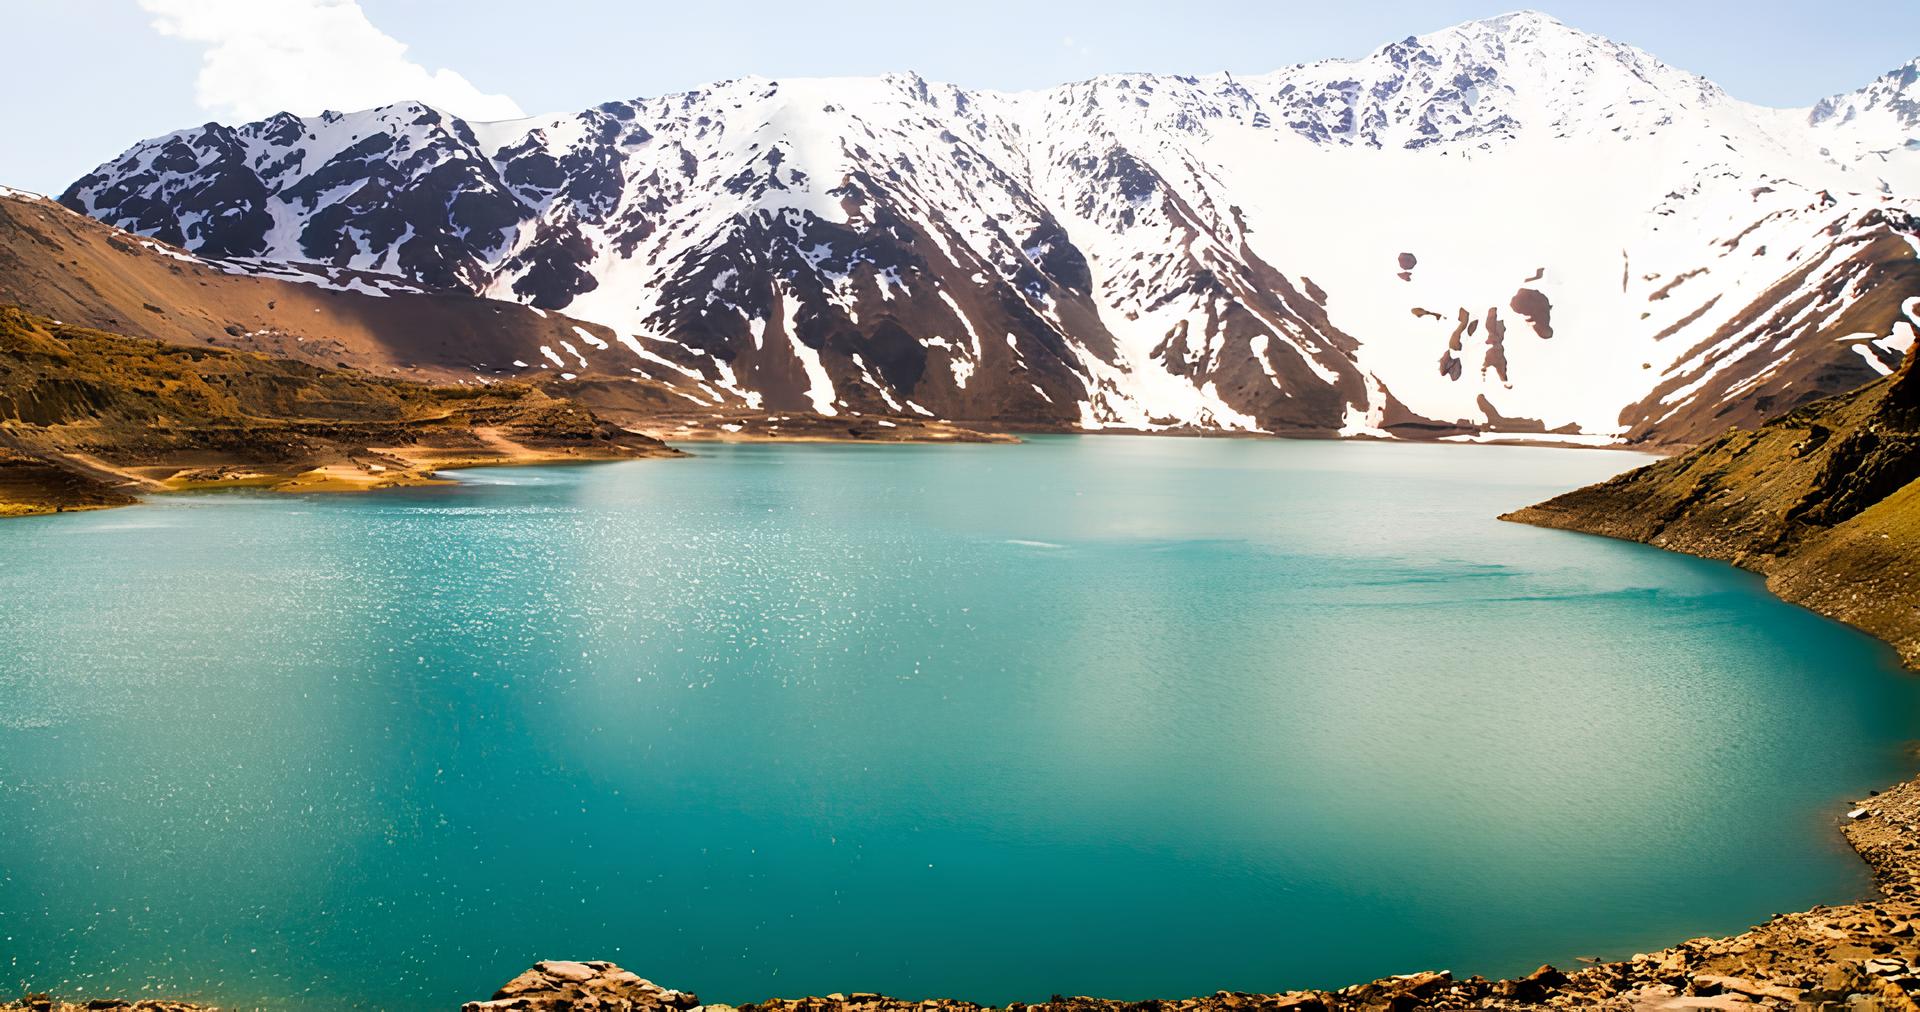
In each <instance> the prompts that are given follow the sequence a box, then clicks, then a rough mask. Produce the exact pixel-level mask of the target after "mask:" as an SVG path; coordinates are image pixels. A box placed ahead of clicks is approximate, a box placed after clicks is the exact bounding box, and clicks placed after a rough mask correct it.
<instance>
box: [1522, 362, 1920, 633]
mask: <svg viewBox="0 0 1920 1012" xmlns="http://www.w3.org/2000/svg"><path fill="white" fill-rule="evenodd" d="M1913 363H1914V357H1913V356H1909V357H1908V358H1907V359H1906V361H1905V362H1904V363H1903V364H1902V366H1901V368H1900V370H1899V371H1898V372H1896V373H1894V374H1893V375H1891V376H1888V377H1884V378H1882V379H1880V380H1878V381H1876V382H1873V383H1870V384H1868V385H1867V386H1864V387H1861V388H1860V389H1858V390H1856V391H1854V392H1852V393H1848V394H1843V395H1840V396H1838V397H1830V398H1827V399H1824V400H1820V401H1816V402H1814V403H1812V404H1808V405H1806V406H1804V407H1801V408H1798V409H1796V410H1794V411H1791V412H1789V413H1787V414H1784V415H1781V416H1780V417H1778V418H1775V419H1773V420H1772V421H1770V422H1768V423H1766V424H1765V425H1762V426H1760V427H1759V428H1757V429H1753V430H1751V431H1747V430H1735V431H1730V432H1728V433H1726V434H1725V435H1722V436H1721V437H1719V438H1718V439H1715V440H1713V441H1711V442H1709V443H1706V444H1705V445H1703V446H1701V447H1699V448H1697V449H1695V450H1693V451H1692V452H1690V453H1686V454H1683V455H1681V456H1677V457H1671V458H1668V459H1665V460H1662V461H1660V462H1658V463H1655V464H1651V465H1649V466H1647V467H1643V468H1640V469H1639V470H1636V471H1631V472H1628V473H1627V474H1623V475H1620V476H1619V477H1616V478H1614V479H1612V480H1610V481H1607V482H1604V483H1602V484H1599V485H1593V486H1590V487H1587V488H1583V489H1579V490H1577V491H1573V492H1569V493H1567V494H1565V495H1563V496H1560V497H1558V498H1555V499H1552V500H1549V501H1547V502H1544V503H1541V504H1540V505H1538V506H1530V507H1528V508H1526V509H1522V510H1518V511H1516V512H1514V513H1511V514H1509V515H1508V516H1506V517H1505V518H1504V519H1507V520H1514V521H1518V522H1520V523H1527V524H1534V525H1537V526H1541V527H1556V528H1561V529H1563V530H1571V531H1583V532H1586V533H1590V534H1603V535H1606V536H1608V537H1613V538H1623V539H1626V540H1629V541H1640V542H1644V543H1646V544H1649V545H1653V546H1656V547H1659V548H1665V549H1669V550H1672V551H1676V552H1685V553H1687V554H1689V555H1698V556H1701V557H1703V558H1709V559H1721V560H1724V561H1727V562H1731V563H1733V564H1734V565H1737V566H1740V567H1742V568H1744V569H1748V570H1751V571H1753V572H1756V573H1760V574H1762V575H1764V576H1765V577H1766V578H1767V586H1768V587H1769V588H1770V589H1771V590H1772V591H1773V592H1774V593H1776V594H1778V595H1779V596H1781V597H1782V598H1785V599H1786V600H1789V601H1793V602H1796V603H1798V604H1802V605H1805V606H1807V607H1808V608H1811V609H1813V610H1814V611H1817V612H1820V613H1821V614H1823V615H1827V616H1830V617H1832V618H1836V619H1839V620H1840V621H1842V622H1846V623H1848V624H1849V625H1853V626H1857V627H1859V628H1861V629H1864V630H1866V631H1867V632H1869V633H1872V634H1873V635H1875V636H1878V637H1880V638H1881V639H1884V640H1886V641H1888V642H1889V643H1892V644H1893V645H1894V647H1895V648H1896V649H1898V650H1899V651H1900V655H1901V656H1902V657H1903V658H1905V660H1906V661H1907V663H1908V664H1909V665H1912V666H1920V481H1917V479H1920V371H1917V370H1916V368H1915V366H1914V364H1913Z"/></svg>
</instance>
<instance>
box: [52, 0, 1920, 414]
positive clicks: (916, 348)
mask: <svg viewBox="0 0 1920 1012" xmlns="http://www.w3.org/2000/svg"><path fill="white" fill-rule="evenodd" d="M1917 75H1920V64H1916V65H1910V66H1908V67H1906V68H1903V69H1902V70H1899V71H1895V72H1893V73H1891V74H1889V75H1887V76H1885V77H1883V78H1881V79H1880V80H1878V81H1876V82H1874V83H1872V84H1870V85H1869V86H1867V87H1866V88H1863V89H1861V90H1860V91H1858V92H1855V93H1852V94H1850V95H1842V96H1836V97H1834V98H1831V99H1828V100H1826V101H1823V102H1821V103H1820V104H1819V105H1818V106H1816V107H1814V108H1813V109H1811V110H1805V109H1803V110H1773V109H1765V108H1760V107H1757V106H1753V105H1749V104H1746V103H1743V102H1740V101H1737V100H1735V99H1733V98H1731V97H1729V96H1727V95H1726V94H1725V93H1723V92H1722V91H1721V90H1720V89H1719V88H1718V87H1717V86H1715V85H1714V84H1712V83H1711V82H1709V81H1707V80H1705V79H1703V78H1700V77H1697V76H1695V75H1692V74H1688V73H1686V72H1684V71H1681V70H1677V69H1675V68H1673V67H1670V66H1667V65H1665V64H1663V63H1661V62H1660V61H1658V60H1657V59H1655V58H1653V57H1652V56H1649V55H1648V54H1646V53H1644V52H1641V51H1640V50H1637V49H1634V48H1632V47H1630V46H1625V45H1621V44H1618V43H1615V42H1611V41H1608V40H1606V39H1602V38H1598V37H1596V36H1593V35H1590V34H1586V33H1583V32H1580V31H1577V30H1575V29H1573V28H1570V27H1568V26H1566V25H1563V24H1561V23H1559V22H1557V21H1555V20H1553V19H1552V18H1550V17H1547V16H1545V15H1541V14H1537V13H1531V12H1522V13H1518V14H1510V15H1505V16H1503V17H1498V18H1492V19H1488V20H1485V21H1476V22H1469V23H1467V24H1463V25H1458V26H1455V27H1452V28H1448V29H1445V30H1442V31H1438V32H1434V33H1432V34H1429V35H1423V36H1418V37H1410V38H1407V39H1405V40H1403V41H1400V42H1395V43H1393V44H1391V45H1387V46H1384V47H1382V48H1381V49H1379V50H1377V51H1375V52H1374V53H1372V54H1369V55H1368V56H1366V57H1364V58H1361V59H1358V60H1337V61H1324V62H1320V63H1314V64H1309V65H1306V66H1299V67H1293V68H1289V69H1285V70H1280V71H1277V72H1275V73H1272V74H1267V75H1262V76H1257V77H1235V76H1232V75H1225V74H1220V75H1213V76H1207V77H1172V76H1160V75H1143V74H1119V75H1110V76H1106V77H1101V78H1097V79H1095V80H1092V81H1086V82H1081V83H1077V84H1070V85H1065V86H1062V87H1059V88H1054V89H1051V90H1047V91H1040V92H1030V93H1021V94H1004V93H995V92H978V91H968V90H965V89H961V88H957V87H954V86H951V85H943V84H935V83H931V82H928V81H924V80H922V79H920V78H919V77H917V76H914V75H911V74H903V75H891V76H887V77H882V78H872V79H830V80H799V81H771V80H764V79H758V78H750V79H745V80H737V81H729V82H724V83H720V84H715V85H712V86H710V87H706V88H702V89H699V90H695V91H690V92H686V93H683V94H678V95H670V96H665V97H661V98H652V99H641V100H635V101H627V102H610V103H607V104H605V105H601V106H598V107H595V108H593V109H589V110H586V111H585V112H581V113H577V114H568V115H559V116H549V117H541V118H536V119H529V120H521V121H515V122H509V123H467V122H463V121H461V120H459V119H457V118H455V117H452V116H449V115H447V114H444V113H442V112H439V111H437V110H434V109H431V108H428V107H425V106H423V105H420V104H417V103H403V104H400V105H395V106H389V107H385V108H382V109H375V110H369V111H365V112H359V113H351V114H345V115H342V114H337V113H327V114H324V115H322V116H319V117H313V118H305V119H303V118H299V117H295V116H290V115H284V114H283V115H281V116H276V117H274V118H272V119H269V120H265V121H262V122H258V123H251V124H246V125H243V126H238V127H228V126H222V125H218V124H209V125H207V126H204V127H201V128H198V129H194V130H187V131H182V132H179V133H175V134H171V135H168V136H166V137H161V138H156V139H154V140H151V141H147V142H144V143H142V144H139V145H136V146H135V147H134V148H133V149H131V150H130V151H128V152H127V153H126V154H124V155H122V156H121V157H120V158H118V159H116V160H114V161H113V162H110V163H108V164H106V165H103V166H101V167H100V168H99V169H98V170H96V171H95V172H93V173H91V174H89V175H88V176H86V177H85V178H83V179H81V180H79V181H78V182H76V183H75V184H74V185H73V186H72V187H71V188H70V189H69V190H68V191H67V193H66V194H65V195H64V196H63V197H62V201H63V202H64V203H66V204H67V205H68V206H70V207H72V208H75V209H76V210H81V211H83V212H85V213H87V214H91V215H93V216H95V217H97V218H100V219H101V220H103V221H106V222H108V223H110V224H114V225H117V226H120V227H122V228H126V229H130V230H133V231H136V232H140V233H143V234H145V235H148V236H151V237H154V238H157V239H161V240H164V241H167V242H171V243H174V244H177V245H181V246H184V247H186V248H187V249H190V250H193V251H195V252H196V253H198V254H200V255H201V256H205V257H210V258H217V259H221V260H224V261H231V262H234V263H237V264H239V265H241V266H243V267H250V268H253V269H259V270H263V271H266V270H277V271H281V272H283V273H284V272H285V270H286V266H285V265H286V264H287V263H289V262H315V261H317V262H321V263H324V264H327V265H329V266H330V267H333V268H337V269H343V270H351V271H356V272H361V273H362V274H365V275H377V274H390V275H395V276H397V277H398V278H399V279H401V280H403V281H405V282H407V283H410V284H414V285H418V286H421V287H425V288H428V289H430V290H438V291H448V292H467V293H474V294H483V295H488V296H492V297H495V298H505V299H511V300H515V301H520V302H524V303H526V304H528V305H531V306H534V307H536V308H540V309H543V310H558V309H564V310H565V311H566V312H567V313H568V314H569V315H571V316H574V317H578V318H581V319H584V320H588V321H592V322H594V323H598V324H602V325H604V326H606V327H608V328H610V329H611V331H612V332H613V334H614V336H615V338H616V341H615V342H613V343H609V342H606V341H604V340H598V339H585V338H584V337H583V341H582V342H581V343H580V344H579V345H577V346H575V347H573V348H571V349H569V351H568V355H569V356H570V357H569V358H566V359H563V360H562V361H560V362H557V363H556V362H552V361H547V360H541V361H535V360H534V359H532V358H526V359H524V361H528V362H533V363H534V365H533V366H532V367H529V368H551V369H555V370H559V369H566V370H569V371H574V372H579V373H586V372H599V373H605V374H627V373H640V374H644V375H654V376H673V377H677V378H678V379H680V380H684V381H692V384H693V385H692V389H694V390H698V391H703V392H704V395H705V396H707V397H709V398H710V399H711V402H712V403H713V404H714V405H715V406H719V405H721V404H726V405H728V406H731V407H737V406H740V405H747V406H754V407H764V408H765V409H767V410H783V411H814V412H819V413H822V414H834V413H845V412H862V413H875V412H884V413H893V414H917V415H926V416H939V417H943V418H948V419H956V420H963V421H986V422H1003V423H1028V424H1057V425H1065V426H1079V427H1085V428H1110V427H1123V428H1138V429H1156V428H1169V427H1200V428H1222V429H1247V430H1264V431H1269V432H1276V433H1292V434H1347V435H1359V434H1373V435H1398V436H1420V437H1451V438H1484V437H1487V436H1501V435H1520V434H1529V433H1531V434H1545V433H1551V434H1553V435H1554V437H1555V438H1562V439H1568V440H1578V441H1590V442H1611V441H1615V440H1618V439H1621V438H1634V439H1641V440H1683V439H1692V438H1698V437H1700V436H1702V435H1707V434H1711V433H1713V432H1717V431H1718V430H1719V429H1721V428H1724V427H1725V426H1726V425H1728V424H1732V423H1736V422H1750V421H1755V420H1757V419H1758V417H1759V416H1761V415H1764V414H1767V413H1771V412H1774V411H1778V410H1782V409H1784V408H1786V407H1789V406H1792V405H1793V404H1795V403H1799V402H1801V401H1804V400H1807V399H1811V398H1812V397H1815V396H1819V395H1823V394H1826V393H1831V392H1834V391H1836V390H1838V389H1844V388H1846V387H1849V386H1852V385H1855V384H1857V383H1858V382H1861V381H1863V380H1865V379H1867V378H1870V377H1871V376H1873V375H1875V374H1876V373H1880V372H1885V371H1887V370H1888V369H1890V368H1891V367H1892V366H1893V365H1895V364H1896V363H1897V362H1898V361H1899V359H1900V356H1901V355H1903V354H1904V353H1905V352H1906V350H1907V349H1908V348H1909V347H1911V345H1912V343H1913V339H1914V330H1913V327H1914V326H1915V324H1916V323H1920V319H1915V318H1914V317H1915V313H1916V312H1920V308H1917V307H1920V303H1915V302H1909V301H1906V299H1905V297H1904V296H1912V295H1920V271H1916V270H1915V269H1914V264H1915V261H1914V257H1915V253H1916V250H1920V239H1916V238H1915V233H1916V231H1920V228H1917V227H1916V223H1915V219H1914V217H1912V215H1913V214H1914V213H1915V212H1920V140H1916V137H1920V127H1917V126H1916V122H1917V121H1920V86H1916V76H1917ZM1901 293H1904V295H1901ZM1895 296H1901V297H1895ZM551 357H553V356H547V358H551ZM500 365H501V366H502V367H504V366H505V363H501V364H500ZM682 385H683V386H685V385H686V384H684V383H683V384H682Z"/></svg>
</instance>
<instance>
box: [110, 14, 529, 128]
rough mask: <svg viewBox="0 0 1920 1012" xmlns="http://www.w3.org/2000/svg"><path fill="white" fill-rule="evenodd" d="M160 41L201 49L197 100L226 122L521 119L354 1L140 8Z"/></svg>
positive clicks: (509, 102)
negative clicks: (425, 58)
mask: <svg viewBox="0 0 1920 1012" xmlns="http://www.w3.org/2000/svg"><path fill="white" fill-rule="evenodd" d="M139 2H140V6H141V8H142V9H144V10H145V11H146V12H147V13H149V14H152V15H153V28H154V30H155V31H157V32H159V33H160V34H161V35H165V36H169V37H171V38H176V39H182V40H185V41H188V42H195V43H199V44H201V45H203V46H204V47H205V50H204V52H202V54H201V59H200V77H199V80H198V82H197V83H196V86H195V95H194V98H195V100H196V101H197V102H198V103H199V105H200V107H201V108H202V109H205V110H207V111H209V112H212V113H214V114H215V115H217V116H221V117H224V118H229V119H236V120H252V119H260V118H262V117H264V116H269V115H272V114H273V113H276V112H280V111H282V110H285V111H287V112H292V113H296V114H299V115H304V116H310V115H313V114H314V113H317V112H320V111H321V110H323V109H338V110H341V111H354V110H358V109H368V108H372V107H374V106H378V105H386V104H389V103H392V102H402V101H407V100H416V101H420V102H425V103H427V104H428V105H431V106H434V107H436V108H439V109H444V110H446V111H448V112H451V113H453V114H454V115H457V116H461V117H463V118H466V119H471V120H475V121H485V120H496V119H515V118H518V117H520V116H523V115H525V114H524V113H523V112H521V110H520V106H519V105H518V104H517V103H515V102H514V101H513V99H511V98H508V97H507V96H505V95H488V94H485V93H483V92H482V91H480V89H478V88H476V87H474V86H473V84H472V83H471V82H469V81H468V80H467V79H466V78H464V77H461V76H460V75H459V74H456V73H454V72H453V71H451V70H446V69H444V68H442V69H438V70H428V69H427V68H425V67H423V66H421V65H420V64H418V63H415V62H413V61H412V60H409V59H407V55H406V53H407V47H406V44H405V43H403V42H401V41H399V40H398V39H395V38H394V37H393V36H391V35H388V34H387V33H385V32H383V31H381V30H380V29H378V28H375V27H374V26H373V23H372V22H371V21H368V20H367V15H366V12H365V11H363V10H361V9H360V4H359V3H358V0H139Z"/></svg>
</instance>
